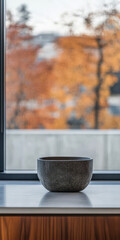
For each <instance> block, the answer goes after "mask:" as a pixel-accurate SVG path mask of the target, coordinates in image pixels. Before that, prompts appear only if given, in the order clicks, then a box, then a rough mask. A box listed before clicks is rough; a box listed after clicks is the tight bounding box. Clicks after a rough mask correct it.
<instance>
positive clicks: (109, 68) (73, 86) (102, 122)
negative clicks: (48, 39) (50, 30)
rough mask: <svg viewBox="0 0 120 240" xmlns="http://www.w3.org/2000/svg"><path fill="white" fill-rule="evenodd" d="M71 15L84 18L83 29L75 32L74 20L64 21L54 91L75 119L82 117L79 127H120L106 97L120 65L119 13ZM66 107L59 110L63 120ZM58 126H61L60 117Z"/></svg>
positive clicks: (65, 120) (66, 118)
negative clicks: (111, 113) (66, 29)
mask: <svg viewBox="0 0 120 240" xmlns="http://www.w3.org/2000/svg"><path fill="white" fill-rule="evenodd" d="M107 7H108V6H107ZM74 17H76V18H77V19H79V18H80V19H81V18H82V19H83V24H84V27H85V29H86V33H80V34H79V35H77V36H75V34H74V22H70V23H69V22H67V23H65V25H66V26H67V25H68V28H70V35H69V36H66V37H62V38H60V39H59V40H58V42H57V45H58V48H60V49H61V52H62V53H61V55H60V56H59V57H58V59H57V60H56V65H55V68H54V74H55V78H56V93H55V92H54V94H55V95H57V89H58V92H60V93H59V94H58V96H59V95H60V97H58V99H59V100H60V98H62V101H63V103H64V106H65V105H66V106H67V105H68V106H69V110H70V111H71V113H74V115H75V117H76V118H77V119H81V120H82V119H83V121H82V125H81V128H96V129H98V128H119V127H120V124H119V122H120V119H119V117H115V116H112V115H110V114H109V112H108V102H107V99H108V97H109V96H110V88H111V87H112V86H113V85H114V84H115V83H116V82H117V81H118V79H117V78H116V76H115V75H114V72H115V71H119V69H120V53H119V45H120V30H119V29H120V13H119V11H118V10H117V9H116V8H112V9H109V10H103V11H98V12H97V13H89V14H88V15H87V16H84V17H83V14H82V15H81V14H79V13H77V14H76V13H74ZM99 17H100V18H101V19H102V20H100V19H99ZM95 18H96V20H95ZM97 20H99V21H97ZM95 21H96V22H97V23H96V24H95ZM56 97H57V96H56ZM68 97H69V101H68V100H67V99H68ZM67 102H68V103H69V104H66V103H67ZM67 109H68V108H67V107H65V108H64V109H62V114H61V118H62V121H63V122H66V124H67V122H68V118H69V116H70V114H71V113H70V111H69V115H68V114H65V113H66V110H67ZM63 118H64V120H63ZM57 123H58V122H57ZM58 127H62V126H61V122H60V120H59V126H58Z"/></svg>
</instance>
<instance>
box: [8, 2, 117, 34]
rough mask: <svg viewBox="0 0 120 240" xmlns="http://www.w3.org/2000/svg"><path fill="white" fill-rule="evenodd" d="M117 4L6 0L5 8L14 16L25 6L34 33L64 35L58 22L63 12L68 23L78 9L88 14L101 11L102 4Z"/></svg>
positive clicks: (63, 29) (63, 30)
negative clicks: (66, 14) (19, 8)
mask: <svg viewBox="0 0 120 240" xmlns="http://www.w3.org/2000/svg"><path fill="white" fill-rule="evenodd" d="M111 2H113V3H114V4H116V3H118V0H6V8H7V9H9V10H11V11H12V13H14V15H15V16H16V9H17V8H18V7H19V6H20V5H22V4H26V5H27V6H28V10H29V11H30V12H31V20H30V24H32V26H33V27H34V32H35V33H39V32H58V33H60V34H64V33H65V31H67V30H66V29H65V28H64V27H63V25H62V24H55V22H60V19H61V15H62V14H63V13H64V12H67V13H69V16H68V17H67V18H68V19H67V20H68V21H69V20H71V13H72V12H77V11H78V9H80V10H81V11H82V12H84V13H85V14H87V13H88V12H93V11H97V10H99V9H102V6H103V4H109V5H110V4H111ZM81 28H82V27H81Z"/></svg>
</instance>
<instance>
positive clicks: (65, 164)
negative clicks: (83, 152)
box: [37, 157, 93, 192]
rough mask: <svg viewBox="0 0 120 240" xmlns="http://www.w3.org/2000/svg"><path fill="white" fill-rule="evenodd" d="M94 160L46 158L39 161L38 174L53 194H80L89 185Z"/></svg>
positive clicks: (84, 158)
mask: <svg viewBox="0 0 120 240" xmlns="http://www.w3.org/2000/svg"><path fill="white" fill-rule="evenodd" d="M92 171H93V159H91V158H86V157H44V158H39V159H38V160H37V173H38V177H39V179H40V180H41V183H42V184H43V186H44V187H45V188H46V189H47V190H49V191H51V192H78V191H82V190H83V189H84V188H85V187H87V185H88V184H89V182H90V180H91V177H92Z"/></svg>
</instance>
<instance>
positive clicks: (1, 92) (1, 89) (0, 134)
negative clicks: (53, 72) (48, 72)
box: [0, 0, 120, 181]
mask: <svg viewBox="0 0 120 240" xmlns="http://www.w3.org/2000/svg"><path fill="white" fill-rule="evenodd" d="M5 99H6V97H5V1H4V0H0V180H30V181H31V180H35V181H36V180H38V176H37V171H6V170H5V155H6V154H5V142H6V141H5V136H6V134H5V133H6V126H5V125H6V124H5V122H6V119H5V112H6V108H5V107H6V104H5ZM92 180H93V181H94V180H95V181H96V180H97V181H99V180H100V181H111V180H112V181H113V180H115V181H119V180H120V171H94V172H93V176H92Z"/></svg>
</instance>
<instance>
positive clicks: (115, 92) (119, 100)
mask: <svg viewBox="0 0 120 240" xmlns="http://www.w3.org/2000/svg"><path fill="white" fill-rule="evenodd" d="M113 74H114V75H115V76H116V77H117V78H118V82H117V83H115V84H114V85H113V86H112V87H111V88H110V92H111V95H110V97H109V98H108V104H109V111H110V113H111V114H113V115H120V72H115V73H113Z"/></svg>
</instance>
